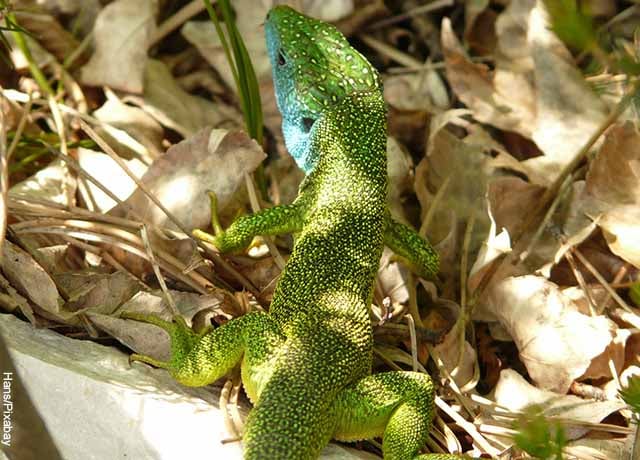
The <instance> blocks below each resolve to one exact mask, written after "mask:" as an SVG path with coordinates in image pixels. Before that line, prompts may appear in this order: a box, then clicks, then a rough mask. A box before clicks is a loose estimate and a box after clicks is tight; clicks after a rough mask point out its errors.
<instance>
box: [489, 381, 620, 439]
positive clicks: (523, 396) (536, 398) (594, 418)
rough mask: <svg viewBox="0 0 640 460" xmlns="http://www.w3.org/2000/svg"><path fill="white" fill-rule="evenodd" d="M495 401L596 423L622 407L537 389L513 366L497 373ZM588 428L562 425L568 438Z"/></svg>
mask: <svg viewBox="0 0 640 460" xmlns="http://www.w3.org/2000/svg"><path fill="white" fill-rule="evenodd" d="M494 394H495V400H496V402H497V403H498V404H500V405H502V406H505V407H508V408H509V409H511V410H514V411H521V410H524V409H526V408H527V407H529V406H532V405H539V406H542V408H543V412H542V413H543V414H544V415H545V416H546V417H549V418H553V417H559V418H562V419H571V420H575V421H577V422H586V423H599V422H601V421H602V419H604V418H605V417H607V416H608V415H610V414H612V413H614V412H616V411H618V410H620V409H622V408H624V407H625V406H626V405H625V403H624V402H622V401H620V400H613V401H589V400H585V399H582V398H580V397H578V396H573V395H558V394H557V393H554V392H551V391H544V390H540V389H538V388H536V387H534V386H533V385H531V384H530V383H528V382H527V381H526V380H525V379H524V378H523V377H522V376H521V375H520V374H518V373H517V372H516V371H514V370H512V369H505V370H503V371H502V372H501V373H500V380H499V381H498V384H497V385H496V388H495V390H494ZM587 431H588V428H585V427H582V426H571V425H568V426H567V427H565V435H566V436H567V438H568V439H576V438H579V437H580V436H583V435H584V434H585V433H586V432H587Z"/></svg>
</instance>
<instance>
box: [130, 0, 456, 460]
mask: <svg viewBox="0 0 640 460" xmlns="http://www.w3.org/2000/svg"><path fill="white" fill-rule="evenodd" d="M265 28H266V37H267V45H268V50H269V56H270V59H271V63H272V66H273V76H274V81H275V90H276V95H277V103H278V107H279V109H280V111H281V113H282V117H283V122H282V129H283V133H284V137H285V142H286V145H287V148H288V150H289V152H290V153H291V154H292V155H293V156H294V158H295V160H296V161H297V163H298V165H299V166H300V167H301V168H302V169H303V170H304V171H305V173H306V174H307V175H306V178H305V180H304V181H303V182H302V184H301V186H300V191H299V195H298V197H297V199H296V200H295V201H294V202H293V203H292V204H290V205H283V206H276V207H273V208H270V209H265V210H262V211H260V212H258V213H256V214H253V215H251V216H245V217H241V218H239V219H237V220H236V221H235V222H234V223H233V224H232V225H231V226H230V227H229V228H228V229H227V230H226V231H224V232H222V233H219V234H218V235H216V236H215V237H212V242H213V243H214V244H215V246H217V248H218V249H219V250H220V251H221V252H229V251H238V250H242V249H244V248H246V247H247V245H248V244H249V243H250V242H251V240H252V238H253V237H254V236H256V235H277V234H282V233H297V234H298V236H297V239H296V242H295V246H294V250H293V253H292V254H291V257H290V258H289V261H288V262H287V264H286V267H285V269H284V271H283V273H282V276H281V278H280V280H279V282H278V285H277V288H276V291H275V294H274V298H273V301H272V303H271V306H270V309H269V313H268V314H267V313H264V312H252V313H248V314H246V315H244V316H241V317H239V318H236V319H233V320H231V321H229V322H228V323H226V324H224V325H222V326H220V327H218V328H216V329H213V330H211V329H209V330H207V331H205V332H203V333H201V334H196V333H195V332H193V331H192V330H191V329H190V328H188V327H187V326H186V324H185V321H184V320H183V319H182V318H180V317H178V318H176V319H175V320H174V322H172V323H169V322H166V321H162V320H160V319H158V318H156V317H152V316H148V315H140V314H125V316H126V317H128V318H131V319H136V320H139V321H146V322H150V323H153V324H156V325H158V326H160V327H162V328H164V329H165V330H167V331H168V332H169V334H170V336H171V342H172V357H171V360H170V361H168V362H160V361H157V360H154V359H152V358H150V357H147V356H141V355H133V357H132V359H134V360H138V361H144V362H147V363H150V364H153V365H155V366H157V367H162V368H166V369H168V370H169V372H170V373H171V375H172V376H173V377H174V378H175V379H176V380H178V381H179V382H181V383H183V384H185V385H191V386H200V385H206V384H209V383H211V382H214V381H215V380H217V379H219V378H220V377H222V376H224V375H225V374H226V373H227V372H229V371H230V370H231V369H233V368H234V367H235V366H236V365H237V364H238V363H240V362H241V363H242V366H241V370H242V382H243V385H244V388H245V391H246V393H247V395H248V396H249V398H250V399H251V401H252V402H253V403H254V404H255V407H254V408H253V410H252V411H251V413H250V415H249V418H248V420H247V426H246V432H245V434H244V445H245V458H247V459H312V458H317V456H318V455H319V452H320V451H321V449H322V448H323V447H324V446H325V445H326V444H327V443H328V442H329V440H330V439H337V440H343V441H355V440H360V439H368V438H372V437H376V436H382V437H383V453H384V457H385V458H387V459H400V460H404V459H407V460H408V459H415V458H424V459H427V458H428V459H432V460H436V459H440V460H443V459H452V458H459V457H457V456H450V455H444V454H429V455H425V456H419V455H418V451H419V450H420V449H421V448H422V447H423V445H424V444H425V441H426V439H427V436H428V431H429V426H430V424H431V419H432V417H433V414H434V407H433V404H434V401H433V400H434V388H433V384H432V381H431V379H430V377H429V376H428V375H426V374H423V373H416V372H387V373H380V374H374V375H371V366H372V348H373V339H372V326H371V321H370V317H369V307H370V304H371V299H372V291H373V282H374V277H375V275H376V272H377V269H378V264H379V261H380V256H381V252H382V248H383V245H385V244H386V245H387V246H388V247H390V248H391V249H392V250H394V251H395V252H396V253H397V254H398V255H399V256H401V257H402V258H404V259H405V260H406V261H408V263H409V264H410V265H411V267H412V268H413V269H414V271H416V272H417V273H418V274H420V275H422V276H425V277H431V276H434V275H435V273H436V272H437V268H438V256H437V254H436V252H435V251H434V250H433V249H432V248H431V246H430V245H429V244H428V243H427V242H426V241H424V240H423V239H422V238H421V237H420V236H419V235H418V234H417V233H416V232H414V231H413V230H411V229H410V228H408V227H406V226H405V225H403V224H401V223H398V222H396V221H394V220H393V219H392V218H391V216H390V215H389V211H388V209H387V205H386V196H387V163H386V148H385V147H386V112H385V105H384V101H383V98H382V90H381V84H380V80H379V77H378V74H377V72H376V70H375V69H374V67H373V66H372V65H371V64H370V63H369V62H368V61H367V60H366V59H365V58H364V57H363V56H362V55H361V54H360V53H358V52H357V51H356V50H355V49H353V48H352V47H351V46H350V45H349V43H348V42H347V40H346V39H345V38H344V36H343V35H342V34H341V33H340V32H339V31H338V30H337V29H336V28H335V27H333V26H331V25H329V24H326V23H323V22H321V21H318V20H314V19H312V18H309V17H307V16H304V15H302V14H299V13H297V12H295V11H294V10H292V9H291V8H289V7H286V6H278V7H275V8H274V9H272V10H271V11H270V12H269V14H268V16H267V20H266V23H265Z"/></svg>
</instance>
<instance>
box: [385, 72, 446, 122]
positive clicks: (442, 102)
mask: <svg viewBox="0 0 640 460" xmlns="http://www.w3.org/2000/svg"><path fill="white" fill-rule="evenodd" d="M384 100H385V101H387V102H388V103H389V104H390V105H392V106H394V107H395V108H397V109H399V110H421V111H425V112H438V111H441V110H446V109H448V108H449V105H450V103H451V102H450V101H449V95H448V94H447V88H446V86H445V85H444V82H443V81H442V78H441V77H440V75H439V74H438V72H436V71H435V70H433V69H427V70H425V71H424V72H419V73H413V74H407V75H396V76H391V77H388V78H386V79H385V81H384Z"/></svg>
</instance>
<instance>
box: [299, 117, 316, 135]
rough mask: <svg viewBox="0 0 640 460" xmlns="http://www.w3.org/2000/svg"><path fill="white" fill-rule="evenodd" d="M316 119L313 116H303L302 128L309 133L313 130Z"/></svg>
mask: <svg viewBox="0 0 640 460" xmlns="http://www.w3.org/2000/svg"><path fill="white" fill-rule="evenodd" d="M315 122H316V121H315V120H314V119H313V118H307V117H305V118H303V119H302V128H303V129H304V132H305V133H308V132H309V131H311V128H313V124H314V123H315Z"/></svg>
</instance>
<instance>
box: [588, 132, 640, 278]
mask: <svg viewBox="0 0 640 460" xmlns="http://www.w3.org/2000/svg"><path fill="white" fill-rule="evenodd" d="M584 198H585V199H586V202H585V203H583V206H581V208H582V209H583V210H584V211H583V212H585V213H586V214H587V215H589V216H590V217H591V218H592V219H597V218H598V217H600V219H599V220H597V223H598V225H599V226H600V227H601V228H602V230H603V232H604V236H605V238H606V239H607V242H608V243H609V247H610V248H611V250H612V251H613V252H614V253H615V254H617V255H618V256H620V257H622V258H623V259H625V260H626V261H628V262H630V263H631V264H633V265H635V266H636V267H638V268H640V130H639V129H638V127H637V126H636V125H635V124H634V123H633V122H631V121H627V122H623V123H618V124H616V125H614V126H612V127H611V128H610V129H609V131H608V132H607V135H606V137H605V140H604V143H603V144H602V146H601V148H600V151H599V152H598V154H597V155H596V157H595V158H594V160H593V162H592V163H591V165H590V167H589V172H588V173H587V179H586V196H584Z"/></svg>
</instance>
